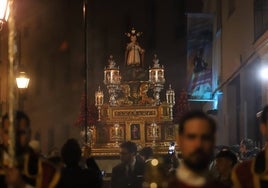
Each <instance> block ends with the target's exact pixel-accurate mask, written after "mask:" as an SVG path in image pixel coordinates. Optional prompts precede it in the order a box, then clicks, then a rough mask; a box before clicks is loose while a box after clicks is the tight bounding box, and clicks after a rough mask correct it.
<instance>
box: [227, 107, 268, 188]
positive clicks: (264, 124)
mask: <svg viewBox="0 0 268 188" xmlns="http://www.w3.org/2000/svg"><path fill="white" fill-rule="evenodd" d="M260 131H261V134H262V136H263V137H264V138H265V141H266V145H265V148H264V150H263V151H261V152H260V153H258V155H257V156H256V157H253V158H252V159H250V160H245V161H243V162H242V163H240V164H238V165H236V166H235V167H234V169H233V171H232V176H231V178H232V182H233V185H234V186H233V187H235V188H236V187H243V188H257V187H261V188H262V187H268V176H267V172H268V165H267V163H268V145H267V138H268V106H265V107H264V108H263V110H262V114H261V117H260Z"/></svg>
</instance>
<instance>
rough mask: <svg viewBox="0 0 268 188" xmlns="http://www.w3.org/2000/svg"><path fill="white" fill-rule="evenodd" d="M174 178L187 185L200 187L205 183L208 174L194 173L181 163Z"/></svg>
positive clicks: (205, 172)
mask: <svg viewBox="0 0 268 188" xmlns="http://www.w3.org/2000/svg"><path fill="white" fill-rule="evenodd" d="M176 177H177V178H178V179H179V180H180V181H182V182H184V183H185V184H187V185H190V186H202V185H204V184H206V182H207V177H208V172H207V171H204V172H203V173H195V172H193V171H192V170H190V169H189V168H188V167H187V166H186V165H185V164H184V163H183V162H181V164H180V165H179V167H178V169H177V171H176Z"/></svg>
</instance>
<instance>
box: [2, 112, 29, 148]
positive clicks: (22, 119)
mask: <svg viewBox="0 0 268 188" xmlns="http://www.w3.org/2000/svg"><path fill="white" fill-rule="evenodd" d="M14 122H15V124H14V125H15V127H14V130H16V135H17V142H18V144H19V145H20V146H22V147H25V146H27V145H28V143H29V141H30V138H31V130H30V119H29V117H28V116H27V115H26V114H25V113H24V112H22V111H17V112H16V114H15V117H14ZM1 137H2V138H3V143H4V144H5V145H8V142H9V118H8V114H5V115H4V116H3V117H2V122H1Z"/></svg>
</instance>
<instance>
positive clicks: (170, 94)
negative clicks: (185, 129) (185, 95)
mask: <svg viewBox="0 0 268 188" xmlns="http://www.w3.org/2000/svg"><path fill="white" fill-rule="evenodd" d="M166 100H167V104H168V105H169V116H170V119H171V120H172V119H173V106H174V105H175V92H174V90H173V89H172V88H171V84H169V89H168V90H167V91H166Z"/></svg>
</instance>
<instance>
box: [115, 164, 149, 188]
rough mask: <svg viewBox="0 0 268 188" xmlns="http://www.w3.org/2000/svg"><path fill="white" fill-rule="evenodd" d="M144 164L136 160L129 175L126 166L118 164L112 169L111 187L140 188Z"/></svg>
mask: <svg viewBox="0 0 268 188" xmlns="http://www.w3.org/2000/svg"><path fill="white" fill-rule="evenodd" d="M144 166H145V165H144V162H142V161H140V160H136V163H135V165H134V169H133V170H132V172H131V175H128V174H127V171H126V166H125V165H124V164H123V163H120V164H118V165H117V166H115V167H114V168H113V170H112V179H111V188H142V183H143V175H144Z"/></svg>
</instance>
